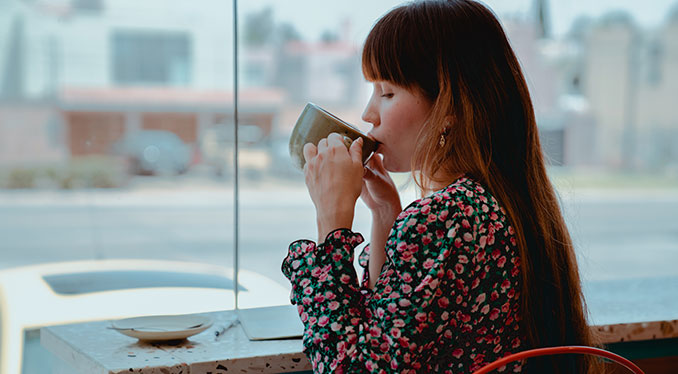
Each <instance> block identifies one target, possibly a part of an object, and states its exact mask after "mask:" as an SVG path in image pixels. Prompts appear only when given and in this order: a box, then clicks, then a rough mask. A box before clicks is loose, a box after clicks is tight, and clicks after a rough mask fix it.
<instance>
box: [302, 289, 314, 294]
mask: <svg viewBox="0 0 678 374" xmlns="http://www.w3.org/2000/svg"><path fill="white" fill-rule="evenodd" d="M312 293H313V287H306V288H304V295H310V294H312Z"/></svg>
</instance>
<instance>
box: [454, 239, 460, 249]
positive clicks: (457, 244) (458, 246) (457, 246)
mask: <svg viewBox="0 0 678 374" xmlns="http://www.w3.org/2000/svg"><path fill="white" fill-rule="evenodd" d="M454 246H455V248H460V247H461V246H462V244H461V238H456V239H454Z"/></svg>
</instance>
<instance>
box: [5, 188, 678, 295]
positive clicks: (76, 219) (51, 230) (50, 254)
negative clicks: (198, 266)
mask: <svg viewBox="0 0 678 374" xmlns="http://www.w3.org/2000/svg"><path fill="white" fill-rule="evenodd" d="M411 195H412V196H410V197H409V198H408V197H407V196H404V199H408V200H409V201H411V200H412V199H413V198H414V194H413V193H411ZM562 198H563V200H562V205H563V209H564V212H565V216H566V220H567V222H568V226H569V227H570V229H571V232H572V235H573V237H574V240H575V245H576V248H577V255H578V258H579V262H580V267H581V272H582V277H583V278H584V279H585V280H605V279H622V278H643V277H658V276H678V266H676V264H678V219H676V212H678V191H675V190H659V191H655V192H652V193H650V194H648V193H646V192H640V191H628V190H627V191H624V190H622V191H609V190H605V191H597V190H585V191H567V192H566V193H563V196H562ZM233 206H234V204H233V190H232V189H230V188H228V187H224V186H220V185H209V186H202V185H195V186H182V187H179V188H174V187H167V186H165V187H158V186H154V187H150V188H130V189H122V190H110V191H106V190H84V191H0V238H2V244H0V269H2V268H8V267H14V266H21V265H29V264H35V263H44V262H52V261H67V260H78V259H92V258H151V259H175V260H186V261H198V262H206V263H210V264H219V265H223V266H228V267H231V266H232V264H233V248H234V225H233V224H234V212H233ZM239 206H240V224H239V248H240V259H241V260H240V264H241V267H243V268H246V269H249V270H254V271H257V272H260V273H262V274H265V275H267V276H269V277H270V278H272V279H274V280H276V281H278V282H280V283H281V284H283V285H285V286H287V285H288V283H287V281H286V279H285V278H284V277H283V276H282V274H281V273H280V263H281V260H282V258H283V257H284V256H285V252H286V248H287V245H288V244H289V243H290V242H291V241H293V240H295V239H298V238H311V239H315V235H316V234H315V227H314V222H315V213H314V209H313V205H312V203H311V201H310V199H309V198H308V196H307V195H306V192H305V191H304V190H303V188H300V187H298V186H291V185H275V184H268V185H267V186H264V187H261V186H259V187H256V188H248V187H247V186H246V185H245V186H244V187H243V189H242V190H241V192H240V204H239ZM354 227H355V228H356V230H357V231H361V232H362V233H363V234H365V235H366V236H367V234H368V233H369V221H368V215H367V212H366V210H365V208H364V207H363V206H359V207H358V211H357V214H356V223H355V226H354Z"/></svg>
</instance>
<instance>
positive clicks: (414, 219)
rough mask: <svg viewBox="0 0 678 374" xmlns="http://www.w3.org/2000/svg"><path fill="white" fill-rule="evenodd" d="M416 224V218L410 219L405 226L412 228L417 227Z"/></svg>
mask: <svg viewBox="0 0 678 374" xmlns="http://www.w3.org/2000/svg"><path fill="white" fill-rule="evenodd" d="M416 223H417V219H416V218H410V219H409V220H408V221H407V222H406V223H405V226H406V227H410V226H413V225H415V224H416Z"/></svg>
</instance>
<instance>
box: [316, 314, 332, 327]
mask: <svg viewBox="0 0 678 374" xmlns="http://www.w3.org/2000/svg"><path fill="white" fill-rule="evenodd" d="M329 322H330V317H327V316H322V317H320V318H319V319H318V326H320V327H323V326H327V324H328V323H329Z"/></svg>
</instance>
